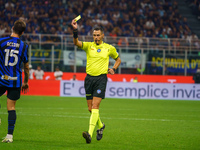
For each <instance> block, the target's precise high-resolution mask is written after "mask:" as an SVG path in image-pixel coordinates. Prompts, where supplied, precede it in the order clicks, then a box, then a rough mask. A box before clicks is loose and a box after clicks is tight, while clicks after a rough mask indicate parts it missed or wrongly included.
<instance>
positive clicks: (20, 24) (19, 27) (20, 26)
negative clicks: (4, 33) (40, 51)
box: [13, 20, 26, 35]
mask: <svg viewBox="0 0 200 150" xmlns="http://www.w3.org/2000/svg"><path fill="white" fill-rule="evenodd" d="M25 30H26V23H25V22H24V21H23V20H17V21H15V23H14V26H13V32H14V33H16V34H18V35H22V32H24V31H25Z"/></svg>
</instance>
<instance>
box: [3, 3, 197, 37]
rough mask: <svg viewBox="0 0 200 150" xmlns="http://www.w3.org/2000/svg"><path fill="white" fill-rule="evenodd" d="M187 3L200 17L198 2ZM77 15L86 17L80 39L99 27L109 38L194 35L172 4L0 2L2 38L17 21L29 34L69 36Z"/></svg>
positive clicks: (81, 28) (175, 4)
mask: <svg viewBox="0 0 200 150" xmlns="http://www.w3.org/2000/svg"><path fill="white" fill-rule="evenodd" d="M186 1H187V2H188V3H191V7H194V11H195V14H196V15H199V14H198V13H199V10H198V7H197V5H198V4H197V3H198V2H196V0H186ZM195 2H196V3H195ZM78 14H81V15H82V16H83V17H82V19H81V20H80V21H79V31H80V32H79V34H80V35H90V34H91V33H90V30H91V28H92V27H93V25H94V24H96V23H97V24H101V25H103V26H104V27H105V31H106V33H105V34H106V35H116V36H126V37H129V36H132V37H141V36H142V37H160V38H179V37H184V36H185V35H186V34H187V35H188V36H190V35H191V34H192V31H191V28H190V27H189V26H188V23H187V19H186V18H182V16H181V15H180V14H179V11H178V3H177V2H176V1H173V0H131V1H130V0H129V1H128V0H109V1H98V0H84V1H78V0H74V1H70V2H69V1H66V0H57V1H53V0H40V1H31V0H18V1H16V0H9V1H7V0H0V24H1V26H0V36H3V34H4V33H10V32H11V27H12V26H11V25H12V23H13V21H15V20H16V19H18V18H23V19H25V20H26V21H27V26H28V28H27V31H26V33H32V34H35V33H43V34H58V35H60V34H67V35H69V34H72V30H71V27H70V22H71V20H72V19H73V18H74V17H75V16H77V15H78ZM30 38H31V40H37V39H34V38H33V37H30ZM44 40H49V39H44Z"/></svg>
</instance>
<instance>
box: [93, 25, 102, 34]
mask: <svg viewBox="0 0 200 150" xmlns="http://www.w3.org/2000/svg"><path fill="white" fill-rule="evenodd" d="M94 30H100V31H101V33H103V27H102V26H98V25H96V26H94V28H93V31H94Z"/></svg>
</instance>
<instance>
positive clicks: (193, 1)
mask: <svg viewBox="0 0 200 150" xmlns="http://www.w3.org/2000/svg"><path fill="white" fill-rule="evenodd" d="M185 2H186V4H187V5H188V6H189V7H190V8H191V9H192V12H193V14H194V15H196V16H197V18H198V19H200V0H185Z"/></svg>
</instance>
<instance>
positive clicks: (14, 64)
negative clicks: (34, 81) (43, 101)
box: [0, 20, 29, 143]
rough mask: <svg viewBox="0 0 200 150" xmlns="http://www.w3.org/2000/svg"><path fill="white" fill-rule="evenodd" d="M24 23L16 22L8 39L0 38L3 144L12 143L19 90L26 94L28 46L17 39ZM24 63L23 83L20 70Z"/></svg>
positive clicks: (22, 30) (23, 27)
mask: <svg viewBox="0 0 200 150" xmlns="http://www.w3.org/2000/svg"><path fill="white" fill-rule="evenodd" d="M25 29H26V23H25V22H24V21H22V20H17V21H16V22H15V23H14V26H13V27H12V31H13V32H12V34H11V36H10V37H4V38H0V58H1V59H0V96H2V95H3V94H4V93H5V92H6V91H7V110H8V134H7V135H6V137H5V138H4V139H3V140H2V142H4V143H12V142H13V131H14V127H15V121H16V118H17V117H16V111H15V104H16V102H17V100H18V99H19V98H20V93H21V90H22V91H23V92H25V93H26V92H27V90H28V87H29V86H28V78H29V63H28V45H27V44H26V43H24V42H22V41H21V40H20V39H19V37H20V36H21V35H22V34H23V33H24V31H25ZM22 62H23V63H24V83H23V84H22V70H21V68H20V66H21V64H22Z"/></svg>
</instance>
